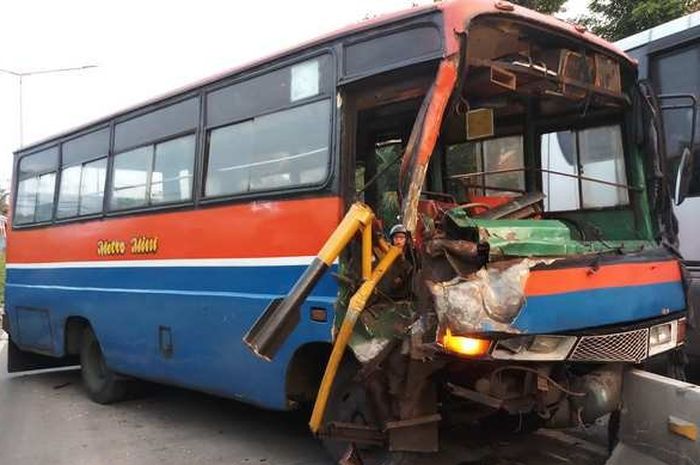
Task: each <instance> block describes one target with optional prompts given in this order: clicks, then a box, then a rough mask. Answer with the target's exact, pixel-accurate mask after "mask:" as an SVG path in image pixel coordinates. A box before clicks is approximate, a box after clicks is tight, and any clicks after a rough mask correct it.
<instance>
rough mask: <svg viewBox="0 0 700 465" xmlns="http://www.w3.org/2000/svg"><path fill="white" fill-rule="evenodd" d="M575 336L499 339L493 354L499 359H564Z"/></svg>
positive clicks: (574, 341)
mask: <svg viewBox="0 0 700 465" xmlns="http://www.w3.org/2000/svg"><path fill="white" fill-rule="evenodd" d="M574 344H576V337H575V336H550V335H541V336H519V337H512V338H508V339H503V340H501V341H498V343H497V344H496V347H494V349H493V352H491V356H492V357H493V358H495V359H499V360H542V361H544V360H564V359H566V357H567V356H568V355H569V352H571V349H572V348H573V347H574Z"/></svg>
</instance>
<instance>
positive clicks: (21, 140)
mask: <svg viewBox="0 0 700 465" xmlns="http://www.w3.org/2000/svg"><path fill="white" fill-rule="evenodd" d="M90 68H97V65H84V66H75V67H72V68H53V69H39V70H36V71H28V72H19V71H12V70H9V69H1V68H0V73H5V74H9V75H11V76H14V77H16V78H17V80H18V83H19V146H20V147H22V146H23V145H24V105H23V102H22V95H23V89H22V81H23V78H24V77H25V76H34V75H36V74H49V73H65V72H68V71H82V70H84V69H90Z"/></svg>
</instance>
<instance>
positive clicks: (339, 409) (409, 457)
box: [321, 359, 418, 465]
mask: <svg viewBox="0 0 700 465" xmlns="http://www.w3.org/2000/svg"><path fill="white" fill-rule="evenodd" d="M358 369H359V366H358V364H357V363H354V361H350V360H348V359H346V360H344V361H343V364H342V365H341V366H340V369H339V371H338V374H337V376H336V379H335V381H334V383H333V387H332V389H331V394H330V396H329V399H328V407H327V409H326V418H325V420H326V421H338V422H341V423H353V424H357V425H359V426H363V427H366V426H369V427H378V425H377V420H376V418H375V415H374V413H373V411H372V408H371V407H370V403H369V399H368V396H367V393H366V390H365V387H364V386H363V385H362V384H361V383H360V382H358V381H356V380H355V375H356V373H357V370H358ZM321 441H322V443H323V446H324V448H325V449H326V452H328V454H329V455H330V456H331V457H332V459H333V460H334V462H335V463H362V464H363V465H412V464H414V463H415V462H416V461H417V459H418V454H415V453H410V452H390V451H389V450H388V447H387V446H361V445H357V446H355V445H354V444H351V443H349V442H346V441H343V440H338V439H333V438H330V437H325V436H322V437H321ZM351 448H352V449H354V450H352V452H351ZM349 456H355V457H349Z"/></svg>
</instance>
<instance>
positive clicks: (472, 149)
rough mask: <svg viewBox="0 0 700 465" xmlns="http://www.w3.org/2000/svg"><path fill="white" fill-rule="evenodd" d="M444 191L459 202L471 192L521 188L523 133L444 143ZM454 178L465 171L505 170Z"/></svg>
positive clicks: (506, 191)
mask: <svg viewBox="0 0 700 465" xmlns="http://www.w3.org/2000/svg"><path fill="white" fill-rule="evenodd" d="M446 157H447V158H446V171H447V180H448V193H450V194H452V195H454V196H455V198H456V199H458V201H460V202H462V203H463V202H466V201H467V199H468V198H471V197H473V196H516V195H520V194H521V193H522V192H524V190H525V172H524V158H523V157H524V154H523V136H521V135H517V136H507V137H498V138H495V139H487V140H484V141H478V142H465V143H461V144H455V145H451V146H449V147H447V154H446ZM509 170H514V171H512V172H507V173H500V174H487V175H480V176H479V175H475V176H472V177H467V178H462V179H456V178H453V177H452V176H454V175H461V174H465V173H479V172H482V171H485V172H494V171H496V172H497V171H509Z"/></svg>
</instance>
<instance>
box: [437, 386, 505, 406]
mask: <svg viewBox="0 0 700 465" xmlns="http://www.w3.org/2000/svg"><path fill="white" fill-rule="evenodd" d="M447 390H448V391H449V392H450V394H452V395H455V396H457V397H461V398H463V399H467V400H470V401H472V402H476V403H478V404H481V405H486V406H487V407H491V408H492V409H496V410H498V409H500V408H503V400H501V399H499V398H497V397H492V396H489V395H487V394H482V393H481V392H478V391H474V390H472V389H467V388H465V387H462V386H457V385H456V384H452V383H447Z"/></svg>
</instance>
